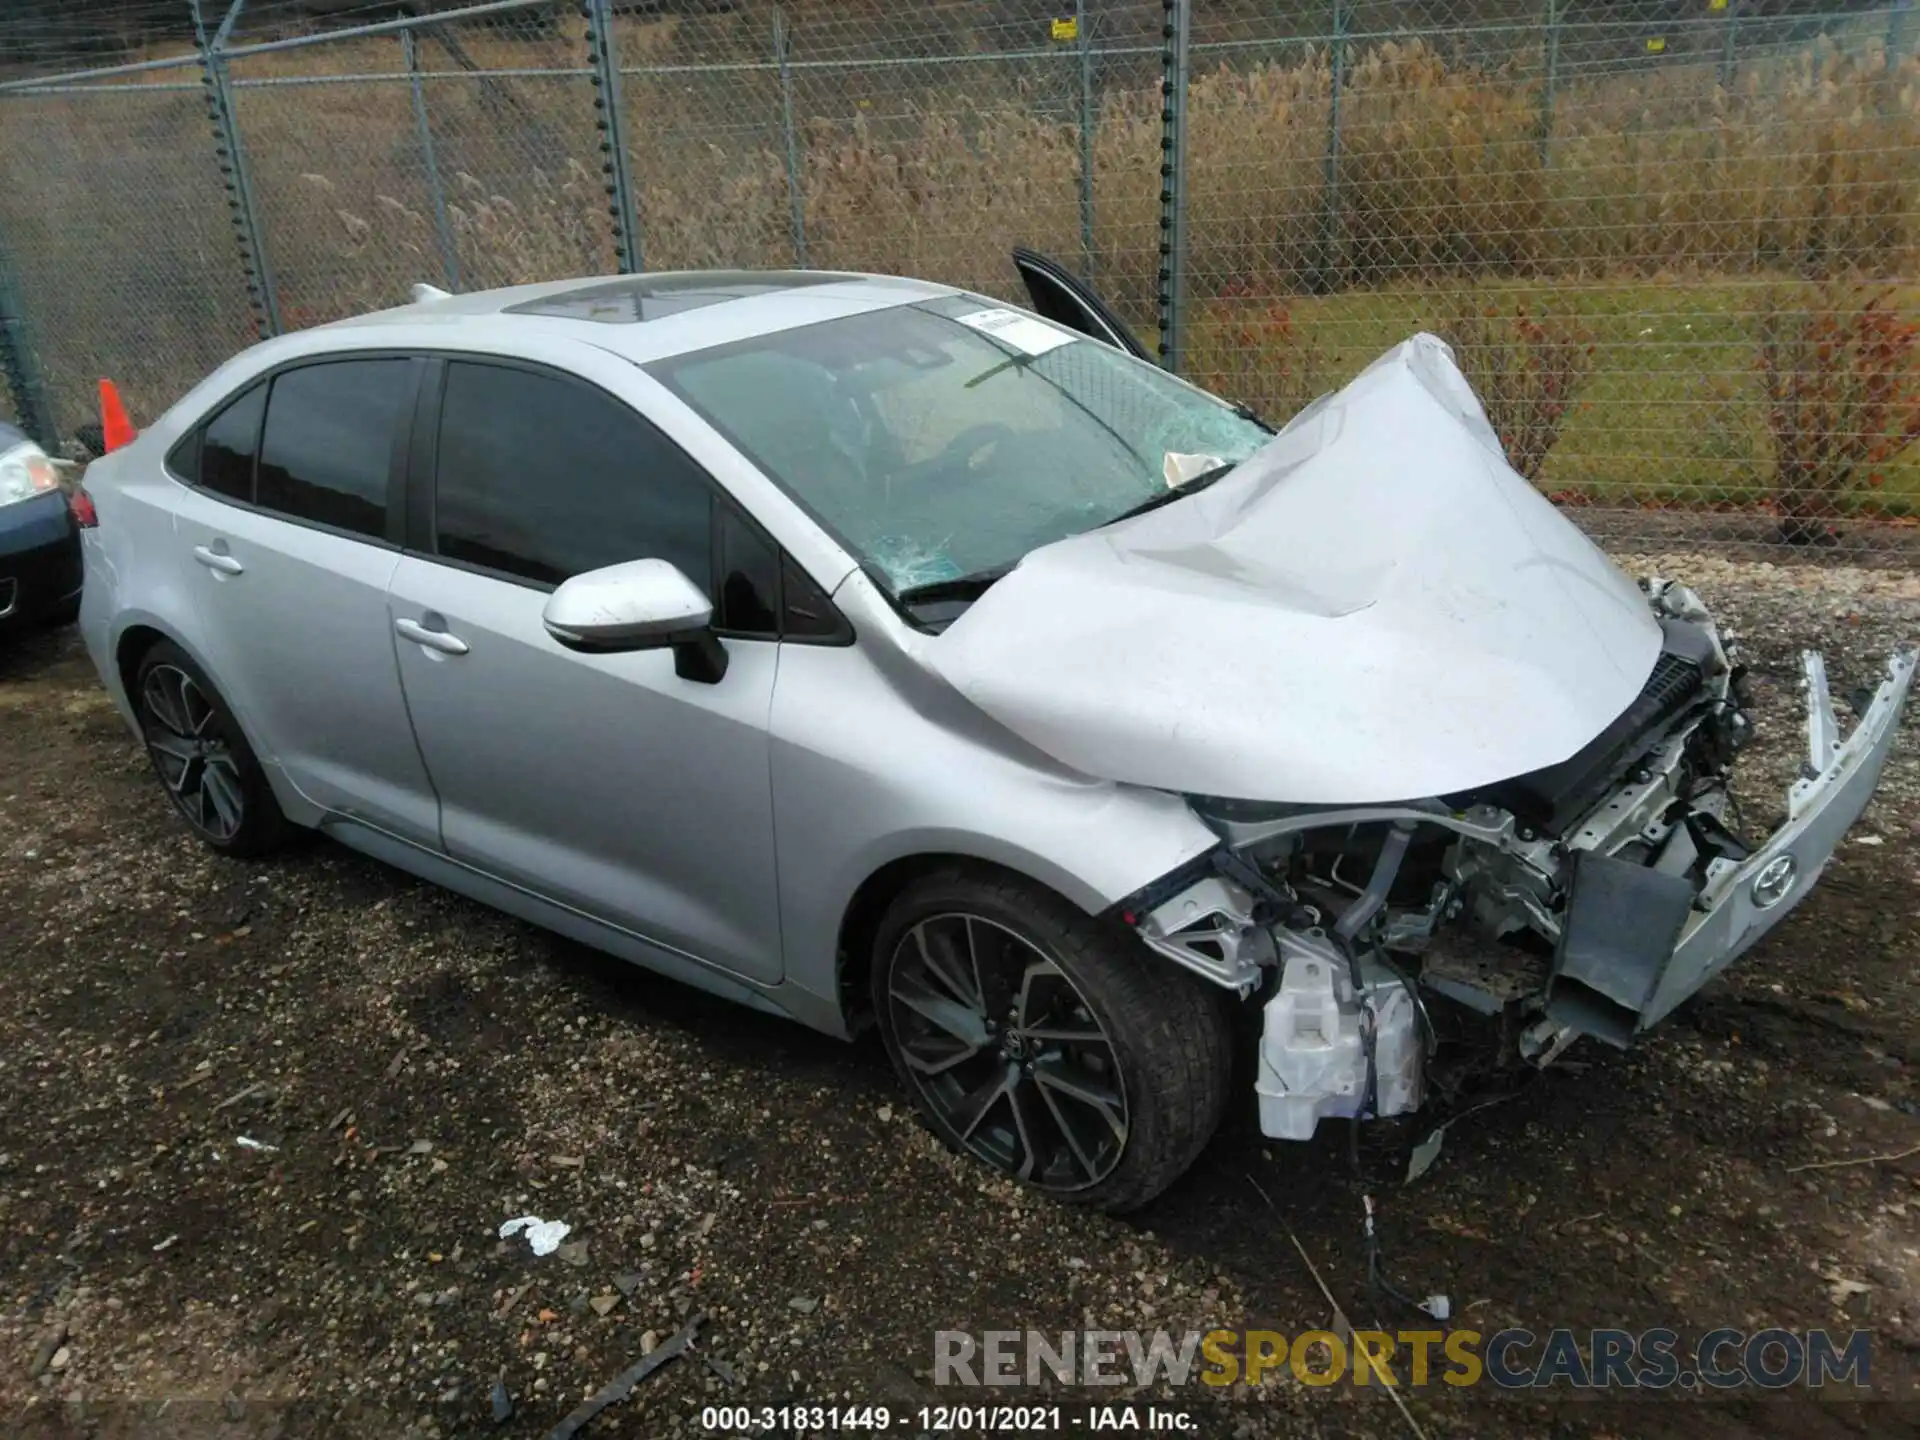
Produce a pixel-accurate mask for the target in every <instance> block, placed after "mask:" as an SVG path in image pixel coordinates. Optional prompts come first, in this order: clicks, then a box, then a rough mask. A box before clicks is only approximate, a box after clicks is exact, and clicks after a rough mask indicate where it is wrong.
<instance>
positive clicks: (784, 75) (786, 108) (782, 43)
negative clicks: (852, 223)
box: [773, 6, 807, 270]
mask: <svg viewBox="0 0 1920 1440" xmlns="http://www.w3.org/2000/svg"><path fill="white" fill-rule="evenodd" d="M773 58H774V60H775V61H776V62H777V63H778V65H779V66H780V133H781V135H782V136H783V137H784V139H785V141H786V153H787V223H788V226H789V228H790V229H791V230H792V232H793V263H794V264H796V265H798V266H799V267H800V268H801V269H802V270H804V269H806V268H807V197H806V193H805V192H804V191H802V190H801V188H800V137H799V134H798V133H797V132H796V130H795V129H794V124H793V65H792V58H793V44H792V39H791V37H790V36H789V35H788V34H787V15H786V12H785V11H784V10H781V9H780V8H778V7H777V6H776V7H775V9H774V12H773Z"/></svg>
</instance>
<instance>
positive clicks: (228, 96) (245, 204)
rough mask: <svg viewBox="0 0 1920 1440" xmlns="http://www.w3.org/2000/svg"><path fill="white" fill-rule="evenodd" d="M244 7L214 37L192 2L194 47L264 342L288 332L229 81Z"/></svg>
mask: <svg viewBox="0 0 1920 1440" xmlns="http://www.w3.org/2000/svg"><path fill="white" fill-rule="evenodd" d="M244 3H245V0H234V4H233V8H232V9H231V10H229V11H228V12H227V17H226V19H225V20H223V21H222V22H221V23H220V28H219V30H218V31H217V32H216V33H215V34H214V35H213V36H212V37H211V38H209V37H208V35H207V26H206V19H205V17H204V16H203V15H202V14H201V11H200V0H188V4H189V5H190V6H191V7H192V13H193V38H194V43H195V45H196V47H197V48H198V49H199V51H200V79H201V83H202V84H203V85H204V86H205V88H206V92H207V118H208V119H210V120H212V121H213V153H214V159H215V162H216V163H217V164H218V165H219V167H220V179H221V181H222V182H223V183H224V184H225V185H226V187H227V209H228V211H229V212H230V213H231V215H232V217H233V233H234V238H235V240H236V241H237V242H238V243H239V246H240V265H241V268H242V270H244V271H245V272H246V280H247V303H248V305H249V307H250V308H251V309H252V310H253V328H254V331H255V333H256V334H258V335H259V336H260V337H261V338H262V339H265V338H266V337H267V336H269V335H278V334H279V333H280V332H281V330H282V328H283V327H282V325H281V323H280V298H279V295H278V294H277V293H276V291H275V289H274V284H273V268H272V266H271V265H270V264H269V263H268V260H267V251H266V246H265V244H264V243H263V242H262V239H261V234H260V212H259V209H258V207H257V206H256V205H255V204H254V200H253V182H252V179H251V177H250V176H249V175H248V173H247V156H246V152H245V150H243V149H242V148H241V145H240V126H239V122H238V121H236V120H235V119H234V114H233V87H232V85H231V84H230V82H229V81H228V79H227V61H226V56H225V55H224V54H223V53H222V49H223V47H224V46H225V45H226V43H227V36H228V35H229V34H230V33H231V32H232V30H233V22H234V21H235V20H237V19H239V18H240V7H241V5H242V4H244Z"/></svg>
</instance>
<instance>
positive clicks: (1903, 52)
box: [1886, 0, 1913, 78]
mask: <svg viewBox="0 0 1920 1440" xmlns="http://www.w3.org/2000/svg"><path fill="white" fill-rule="evenodd" d="M1912 10H1913V0H1894V5H1893V8H1892V9H1891V10H1889V11H1888V12H1887V39H1886V47H1887V58H1886V66H1887V75H1888V77H1889V78H1891V77H1892V75H1893V73H1894V71H1896V70H1898V69H1899V68H1900V62H1901V61H1902V60H1904V59H1906V57H1907V16H1908V14H1909V13H1910V12H1911V11H1912Z"/></svg>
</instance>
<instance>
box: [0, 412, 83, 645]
mask: <svg viewBox="0 0 1920 1440" xmlns="http://www.w3.org/2000/svg"><path fill="white" fill-rule="evenodd" d="M80 573H81V572H80V529H79V524H78V522H77V521H76V520H75V518H74V514H73V510H72V508H71V507H70V505H69V504H68V501H67V495H66V491H65V490H63V489H62V488H61V485H60V473H59V470H58V469H57V468H56V467H55V465H54V462H53V461H52V460H50V459H49V458H48V457H47V453H46V452H45V451H44V450H42V449H41V448H40V447H39V446H38V445H36V444H34V443H33V441H31V440H29V439H28V438H27V437H26V435H25V434H24V433H22V432H21V431H20V430H18V429H16V428H14V427H13V426H12V425H8V424H6V423H4V422H0V634H5V633H9V632H12V631H15V630H19V629H23V628H26V627H28V626H33V625H69V624H72V623H73V621H74V619H75V618H76V617H77V616H78V615H79V613H80Z"/></svg>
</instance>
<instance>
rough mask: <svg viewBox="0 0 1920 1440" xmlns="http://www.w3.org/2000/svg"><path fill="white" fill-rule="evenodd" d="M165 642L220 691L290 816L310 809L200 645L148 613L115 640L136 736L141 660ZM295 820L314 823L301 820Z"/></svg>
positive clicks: (116, 664)
mask: <svg viewBox="0 0 1920 1440" xmlns="http://www.w3.org/2000/svg"><path fill="white" fill-rule="evenodd" d="M162 643H164V644H168V645H172V646H174V647H175V648H176V649H178V650H179V651H180V653H181V654H183V655H185V656H186V657H187V659H189V660H191V661H192V662H193V664H194V668H196V669H197V670H199V672H200V673H201V674H202V675H204V676H206V678H207V683H209V684H210V685H212V686H213V688H214V690H215V691H216V692H217V693H218V694H219V696H220V703H221V704H222V705H224V706H225V707H226V710H227V714H228V716H229V717H230V718H231V719H232V721H233V723H234V724H235V725H237V726H239V728H240V734H241V737H242V738H243V739H244V740H245V741H246V742H247V748H248V749H249V750H251V751H252V752H253V754H254V758H255V759H256V760H258V761H259V762H260V764H261V767H262V768H263V769H264V770H265V771H266V775H267V783H268V784H269V785H271V786H272V788H273V793H274V798H275V799H276V800H277V801H279V803H280V808H281V810H282V811H283V812H284V813H286V814H287V815H288V816H289V817H290V818H291V817H295V816H302V815H305V814H306V813H307V812H308V811H310V810H311V809H312V806H311V803H310V802H308V801H307V800H306V799H305V797H304V796H302V795H301V794H300V793H299V792H298V791H297V790H295V789H293V787H292V785H291V783H290V782H289V781H288V780H287V778H286V775H285V773H284V772H283V771H282V770H281V768H280V766H279V765H278V764H277V763H275V761H274V759H273V755H272V752H271V751H270V750H269V749H267V748H266V747H264V746H262V744H261V743H260V732H259V730H258V728H257V727H256V726H255V725H254V724H253V723H252V720H251V719H250V718H249V717H248V716H247V715H245V714H243V713H242V712H241V710H240V708H239V707H238V706H236V705H235V704H234V703H233V698H232V696H230V695H229V694H228V693H227V691H226V688H225V687H224V686H222V685H221V683H220V677H219V675H218V674H217V673H216V672H215V671H214V669H213V667H212V666H211V665H209V664H207V662H206V658H205V657H204V656H202V655H201V653H200V651H199V649H198V647H196V646H195V645H194V644H193V643H192V642H191V641H189V640H187V639H186V638H185V637H184V636H182V635H181V634H180V632H179V631H177V630H175V629H173V628H172V627H170V626H168V625H166V624H164V623H162V622H161V621H159V620H158V618H157V617H154V616H150V615H145V614H142V615H138V616H135V617H133V618H131V619H129V620H128V621H127V622H126V623H125V624H124V625H122V626H121V627H120V630H119V632H118V633H117V634H116V635H115V636H114V639H113V650H112V655H113V670H114V679H115V680H116V681H118V683H119V686H120V699H121V700H122V701H123V704H124V709H123V713H124V715H125V716H126V718H127V721H128V723H129V724H131V725H132V726H133V728H134V733H135V734H136V735H137V734H139V733H140V710H139V697H138V694H137V693H136V690H135V684H134V682H135V681H136V680H137V679H138V677H139V673H140V662H141V660H142V659H144V658H145V657H146V654H147V652H148V651H150V650H152V649H153V647H154V646H155V645H159V644H162ZM296 823H300V824H311V823H314V822H313V821H310V820H305V819H300V820H297V821H296Z"/></svg>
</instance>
